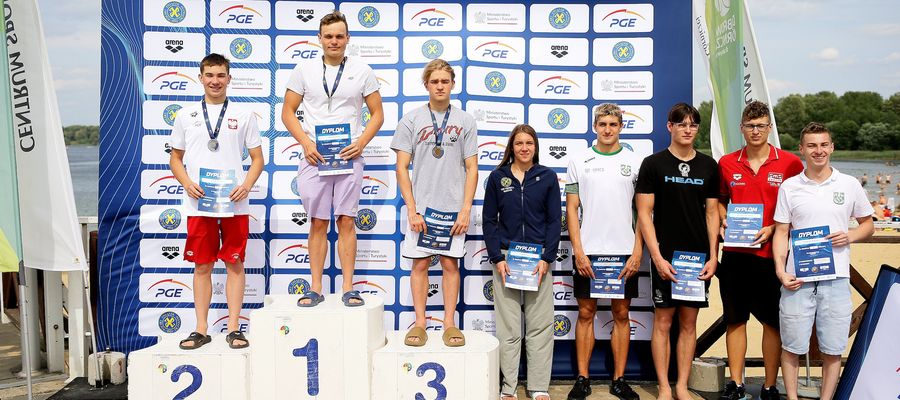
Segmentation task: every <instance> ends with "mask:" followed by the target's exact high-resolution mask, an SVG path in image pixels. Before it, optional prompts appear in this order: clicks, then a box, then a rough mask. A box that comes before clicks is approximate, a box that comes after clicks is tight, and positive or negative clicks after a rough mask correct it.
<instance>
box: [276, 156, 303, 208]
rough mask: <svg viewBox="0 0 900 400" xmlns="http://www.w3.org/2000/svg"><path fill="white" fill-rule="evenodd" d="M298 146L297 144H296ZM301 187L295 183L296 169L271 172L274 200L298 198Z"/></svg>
mask: <svg viewBox="0 0 900 400" xmlns="http://www.w3.org/2000/svg"><path fill="white" fill-rule="evenodd" d="M298 146H299V145H298ZM299 190H301V188H298V185H297V172H296V171H275V172H274V173H273V174H272V198H273V199H276V200H298V201H299V200H300V192H299Z"/></svg>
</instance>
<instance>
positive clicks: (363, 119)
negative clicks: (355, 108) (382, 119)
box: [359, 107, 372, 128]
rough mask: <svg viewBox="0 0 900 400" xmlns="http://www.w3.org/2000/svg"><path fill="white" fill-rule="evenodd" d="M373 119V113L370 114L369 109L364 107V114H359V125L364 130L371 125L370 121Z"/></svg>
mask: <svg viewBox="0 0 900 400" xmlns="http://www.w3.org/2000/svg"><path fill="white" fill-rule="evenodd" d="M371 119H372V113H371V112H369V107H363V109H362V112H360V113H359V123H360V125H362V127H363V128H365V127H366V125H369V120H371Z"/></svg>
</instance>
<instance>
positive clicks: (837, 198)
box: [833, 192, 844, 206]
mask: <svg viewBox="0 0 900 400" xmlns="http://www.w3.org/2000/svg"><path fill="white" fill-rule="evenodd" d="M833 200H834V204H837V205H839V206H840V205H844V192H834V197H833Z"/></svg>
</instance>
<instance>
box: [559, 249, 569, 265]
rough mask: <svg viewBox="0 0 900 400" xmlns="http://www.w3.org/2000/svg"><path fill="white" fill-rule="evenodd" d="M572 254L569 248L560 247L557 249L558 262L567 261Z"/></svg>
mask: <svg viewBox="0 0 900 400" xmlns="http://www.w3.org/2000/svg"><path fill="white" fill-rule="evenodd" d="M570 256H571V254H570V252H569V249H565V248H562V247H560V248H559V249H557V250H556V262H558V263H561V262H563V261H566V260H567V259H569V257H570Z"/></svg>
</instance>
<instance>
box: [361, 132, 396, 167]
mask: <svg viewBox="0 0 900 400" xmlns="http://www.w3.org/2000/svg"><path fill="white" fill-rule="evenodd" d="M391 139H392V138H391V137H390V136H375V137H374V138H372V141H371V142H369V145H368V146H366V148H365V150H363V157H365V158H366V165H367V166H368V165H396V164H397V154H396V153H394V150H392V149H391Z"/></svg>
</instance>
